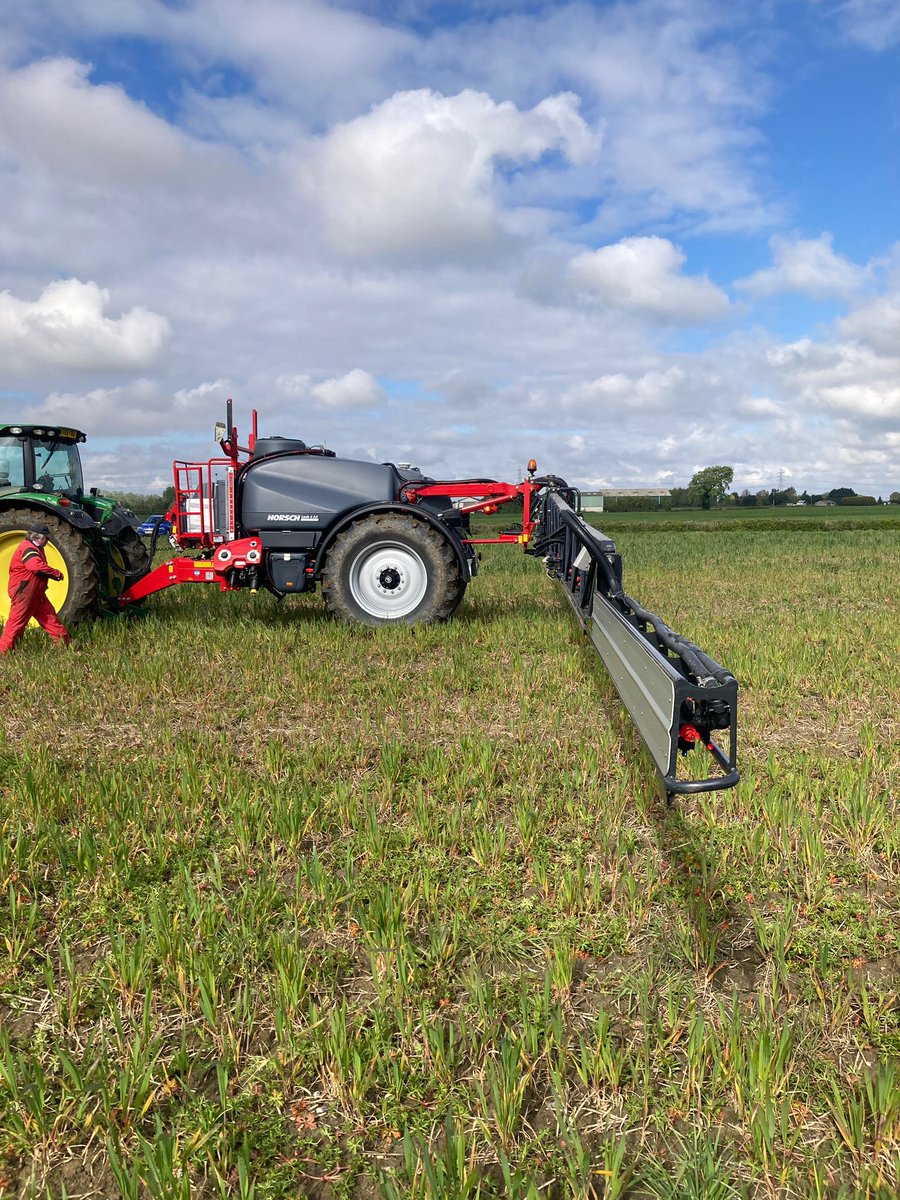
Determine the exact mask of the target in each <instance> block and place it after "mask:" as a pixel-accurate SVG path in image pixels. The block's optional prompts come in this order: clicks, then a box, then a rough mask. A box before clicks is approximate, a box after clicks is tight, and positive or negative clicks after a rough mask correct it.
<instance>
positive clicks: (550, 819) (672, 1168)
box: [0, 530, 900, 1200]
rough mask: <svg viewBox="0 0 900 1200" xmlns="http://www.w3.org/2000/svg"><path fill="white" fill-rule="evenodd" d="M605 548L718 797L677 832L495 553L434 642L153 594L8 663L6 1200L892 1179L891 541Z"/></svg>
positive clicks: (625, 736)
mask: <svg viewBox="0 0 900 1200" xmlns="http://www.w3.org/2000/svg"><path fill="white" fill-rule="evenodd" d="M737 544H739V546H740V553H739V554H738V553H736V545H737ZM621 548H622V549H623V552H624V554H625V562H626V586H627V588H628V590H629V592H631V593H632V594H634V595H636V596H638V597H639V598H640V599H641V600H642V601H643V602H644V603H646V604H647V605H648V606H649V607H651V608H653V609H655V610H656V611H658V612H660V613H661V614H662V615H663V616H665V617H666V618H667V620H668V621H669V622H670V623H671V624H672V625H673V626H674V627H675V628H677V629H679V630H680V631H681V632H684V633H685V634H687V635H689V636H691V637H693V638H694V639H695V640H697V641H698V642H699V643H700V644H701V645H703V646H704V648H705V649H707V650H708V651H709V652H710V653H712V654H713V655H714V657H716V658H718V659H719V660H720V661H722V662H723V663H726V664H727V665H728V666H729V667H731V668H732V669H733V670H734V671H735V673H736V674H737V675H738V677H739V679H740V681H741V687H742V691H741V699H740V704H741V713H742V719H741V745H740V759H741V765H742V769H743V775H744V778H743V781H742V783H741V785H740V787H739V788H738V789H736V790H735V791H732V792H726V793H716V794H710V795H707V796H704V797H701V798H696V799H692V800H688V801H683V802H680V803H679V806H678V807H677V808H676V809H674V810H667V809H666V807H665V805H664V803H663V801H662V798H661V796H660V794H659V790H658V786H657V785H656V783H655V780H654V777H653V774H652V770H651V767H650V764H649V761H648V759H647V758H646V756H645V755H644V753H643V752H642V751H641V749H640V746H639V742H638V740H637V738H636V735H635V734H634V732H633V731H632V729H631V728H630V726H629V724H628V722H627V718H626V717H625V716H624V714H623V713H622V711H621V709H620V707H619V704H618V702H617V698H616V696H615V693H614V691H613V689H612V688H611V686H610V684H609V683H608V681H607V680H606V679H605V678H604V676H603V673H602V668H601V667H600V665H599V663H598V661H597V659H596V656H595V654H594V652H593V650H592V648H591V646H590V644H589V643H587V642H585V641H584V640H583V638H582V635H581V634H580V633H579V631H578V629H577V626H576V624H575V622H574V620H573V619H572V618H571V616H570V614H569V612H568V609H567V606H566V603H565V600H564V599H563V598H562V597H561V595H560V594H559V593H558V592H557V590H556V587H555V585H553V584H552V583H551V582H550V581H549V580H547V579H546V578H544V577H543V574H542V572H541V570H540V565H539V564H538V563H535V562H533V561H530V560H523V559H521V558H519V557H518V556H516V555H514V554H512V553H510V552H505V553H504V552H503V551H498V552H496V553H493V554H489V555H486V562H485V564H484V568H483V572H482V573H481V574H480V575H479V577H478V579H477V580H476V581H475V583H474V584H473V586H472V587H471V588H470V590H469V592H468V594H467V598H466V602H465V604H464V605H463V608H462V609H461V610H460V614H459V616H458V618H457V619H456V620H454V621H453V622H450V623H449V624H448V625H446V626H443V627H439V628H436V627H431V628H428V629H420V630H417V631H415V633H410V632H409V631H407V630H386V631H379V632H378V633H375V634H369V633H360V632H358V631H354V630H348V629H346V628H343V627H341V626H338V625H335V624H333V623H331V622H330V621H328V620H326V618H325V617H324V614H323V613H322V611H321V609H320V608H319V606H318V603H317V602H316V601H313V602H311V603H306V602H301V603H299V604H297V605H295V607H294V608H293V609H288V607H287V605H285V606H283V607H279V606H277V605H276V604H275V603H274V602H273V601H271V600H270V599H269V598H257V600H256V601H255V602H254V601H252V600H251V598H250V597H249V596H246V595H243V594H236V595H233V596H226V597H221V598H219V597H215V596H213V595H211V594H210V593H208V592H206V591H205V590H203V589H199V588H198V589H196V590H193V591H192V590H191V589H183V590H182V591H181V592H180V593H179V592H173V593H170V594H168V595H166V596H165V597H162V598H160V599H159V600H158V601H157V600H154V601H153V602H152V603H151V604H149V605H148V606H147V609H148V611H147V615H146V616H145V617H144V618H141V619H139V620H137V621H133V622H128V623H125V622H109V623H103V624H101V625H97V626H95V627H93V628H92V629H90V630H87V631H84V632H82V633H81V634H80V636H79V642H80V646H81V651H80V653H79V654H78V655H77V656H75V655H72V656H68V655H65V654H60V653H56V652H55V648H54V647H52V646H49V645H45V644H44V643H42V642H40V641H39V640H38V639H34V640H33V641H32V643H31V644H30V645H26V646H23V653H22V654H20V655H17V656H15V657H13V658H11V659H10V660H9V665H8V669H7V668H6V665H5V668H4V675H3V679H2V682H0V687H2V689H3V691H4V707H3V713H4V720H3V726H4V732H5V736H4V739H3V742H2V744H0V759H2V763H0V766H2V775H0V825H2V835H3V836H2V838H0V1194H3V1193H6V1194H10V1195H17V1196H35V1197H37V1196H41V1197H48V1198H49V1197H54V1198H55V1197H61V1196H63V1195H66V1196H68V1197H75V1196H87V1195H103V1196H106V1195H110V1196H118V1195H121V1196H123V1197H135V1198H136V1197H145V1196H148V1195H149V1196H152V1197H154V1198H160V1200H161V1198H163V1197H185V1198H186V1197H205V1196H222V1197H226V1196H227V1197H231V1196H241V1197H251V1196H252V1197H257V1198H259V1200H262V1198H267V1200H268V1198H271V1200H275V1198H278V1197H288V1196H296V1195H310V1196H319V1197H325V1196H334V1197H351V1196H354V1197H357V1196H368V1195H384V1196H386V1197H407V1196H412V1197H432V1198H435V1200H437V1198H438V1197H442V1198H443V1197H447V1198H450V1197H476V1196H485V1197H487V1196H509V1197H522V1198H525V1197H538V1196H547V1195H556V1196H560V1197H563V1196H571V1195H576V1196H589V1195H594V1196H598V1197H599V1196H607V1197H617V1196H629V1195H635V1196H638V1195H640V1196H658V1197H672V1198H673V1200H674V1198H675V1197H687V1196H696V1197H704V1198H706V1197H713V1198H718V1197H721V1198H722V1200H724V1198H726V1197H735V1196H742V1195H747V1196H751V1195H752V1196H755V1195H763V1194H765V1195H771V1196H776V1195H785V1196H791V1195H796V1196H808V1195H818V1196H822V1197H826V1196H827V1197H836V1196H846V1197H848V1198H849V1197H851V1196H856V1195H869V1196H885V1197H886V1196H891V1195H893V1194H895V1190H896V1188H897V1186H898V1172H900V1086H898V1085H900V1080H898V1078H897V1068H896V1060H897V1055H898V1052H900V1013H898V1007H897V992H898V976H900V972H898V962H900V945H898V930H900V922H898V896H897V879H898V868H900V834H898V828H900V824H898V819H897V818H898V801H897V791H896V785H895V781H896V779H897V778H898V768H900V760H898V758H900V756H898V749H897V747H898V741H900V739H898V737H897V725H896V721H897V717H896V703H895V700H896V696H895V685H894V682H893V680H894V671H895V663H896V659H897V650H898V644H897V634H896V630H895V627H894V624H893V623H892V622H890V621H889V620H888V619H887V617H886V614H887V604H888V602H889V599H890V597H891V596H895V595H896V594H897V589H898V585H900V553H898V546H897V542H896V536H895V535H894V534H892V533H891V532H890V531H887V530H885V531H869V530H865V531H861V532H854V533H843V532H839V531H828V532H818V531H817V532H805V533H803V534H795V535H793V534H792V535H790V536H788V535H784V534H773V533H767V532H764V531H760V532H756V533H742V534H740V535H738V536H737V537H734V536H729V535H724V534H720V533H710V534H704V535H703V536H702V537H695V538H686V537H685V536H684V535H679V534H678V533H676V532H672V533H670V534H668V535H664V534H658V535H657V536H655V537H653V538H644V537H642V536H640V535H639V534H627V533H625V532H623V535H622V538H621ZM487 559H489V561H487ZM36 731H41V732H40V734H38V733H36Z"/></svg>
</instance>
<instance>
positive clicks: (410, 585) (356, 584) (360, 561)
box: [350, 542, 428, 621]
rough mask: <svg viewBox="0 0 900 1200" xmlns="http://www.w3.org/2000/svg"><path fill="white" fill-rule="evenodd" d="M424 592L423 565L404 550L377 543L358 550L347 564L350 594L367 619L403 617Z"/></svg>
mask: <svg viewBox="0 0 900 1200" xmlns="http://www.w3.org/2000/svg"><path fill="white" fill-rule="evenodd" d="M427 590H428V571H427V570H426V567H425V563H424V562H423V561H422V559H421V558H420V557H419V555H418V554H416V552H415V550H411V549H410V548H409V547H408V546H403V545H400V544H398V543H396V542H381V543H379V545H377V546H368V547H367V548H366V549H365V550H361V551H360V552H359V554H357V556H356V558H354V559H353V561H352V563H351V564H350V592H351V594H352V596H353V599H354V600H355V601H356V603H357V604H358V605H359V607H360V608H361V609H362V610H363V612H366V613H368V614H369V616H370V617H381V618H383V619H384V620H387V621H394V620H396V619H397V618H398V617H407V616H409V614H410V613H411V612H414V611H415V609H417V608H418V606H419V605H420V604H421V603H422V600H423V599H424V598H425V593H426V591H427Z"/></svg>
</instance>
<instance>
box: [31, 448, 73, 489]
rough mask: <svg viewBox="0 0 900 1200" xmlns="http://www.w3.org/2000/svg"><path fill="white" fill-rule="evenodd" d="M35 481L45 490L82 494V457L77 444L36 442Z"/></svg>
mask: <svg viewBox="0 0 900 1200" xmlns="http://www.w3.org/2000/svg"><path fill="white" fill-rule="evenodd" d="M34 483H35V487H37V488H39V489H40V490H41V491H43V492H59V493H62V494H63V495H65V496H72V497H73V498H74V497H77V496H80V495H82V491H83V480H82V477H81V458H80V457H79V454H78V450H77V448H76V447H75V446H65V445H63V444H62V443H60V442H35V443H34Z"/></svg>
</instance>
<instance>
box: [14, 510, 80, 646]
mask: <svg viewBox="0 0 900 1200" xmlns="http://www.w3.org/2000/svg"><path fill="white" fill-rule="evenodd" d="M35 521H42V522H43V523H44V524H45V525H46V526H47V528H48V529H49V530H50V540H49V542H48V544H47V549H46V551H45V553H46V555H47V561H48V562H49V564H50V566H51V567H56V568H57V569H58V570H60V571H62V572H63V576H64V578H63V579H62V581H61V582H57V581H56V580H51V582H50V584H49V585H48V587H47V598H48V599H49V601H50V603H51V604H52V605H53V607H54V608H55V609H56V611H57V613H58V615H59V619H60V620H61V621H62V623H63V624H64V625H77V624H78V622H79V621H86V620H88V619H90V618H91V617H93V616H94V614H95V613H96V611H97V597H98V595H99V592H100V577H99V574H98V571H97V564H96V563H95V562H94V556H93V555H92V554H91V550H90V547H89V546H88V544H87V542H86V541H85V539H84V536H83V534H81V533H80V532H79V531H78V530H77V529H75V528H73V527H72V526H71V525H69V524H68V522H67V521H64V520H62V518H61V517H55V516H54V515H53V514H52V513H48V512H46V511H45V510H43V509H39V508H25V507H22V508H8V509H6V510H5V511H4V512H2V513H0V576H2V578H0V616H2V617H3V619H4V620H5V619H6V616H7V615H8V613H9V603H10V601H9V593H8V591H7V580H8V577H9V551H10V549H14V548H15V546H17V545H18V544H19V542H21V540H22V538H24V537H25V535H26V533H27V532H28V529H29V528H30V526H31V525H32V524H34V522H35Z"/></svg>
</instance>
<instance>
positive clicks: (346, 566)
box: [322, 513, 466, 625]
mask: <svg viewBox="0 0 900 1200" xmlns="http://www.w3.org/2000/svg"><path fill="white" fill-rule="evenodd" d="M465 590H466V584H465V581H464V580H463V578H462V573H461V571H460V567H459V562H458V559H457V556H456V554H455V553H454V550H453V547H452V545H451V544H450V542H449V540H448V538H447V537H446V536H445V535H443V534H442V533H441V532H440V530H437V529H434V528H432V526H430V525H428V524H426V523H425V521H422V520H420V519H419V518H417V517H407V516H405V515H403V514H402V513H375V514H373V515H372V516H368V517H361V518H360V519H359V520H358V521H354V522H353V524H352V525H350V526H349V527H348V528H347V529H345V530H344V531H343V533H340V534H338V536H337V538H336V539H335V542H334V545H333V546H332V547H331V549H330V550H329V551H328V556H327V558H326V560H325V565H324V567H323V568H322V595H323V597H324V599H325V605H326V607H327V609H328V611H329V612H330V613H331V614H332V615H333V616H335V617H338V618H339V619H340V620H342V621H347V622H349V623H351V624H355V625H387V624H390V623H392V622H399V623H401V624H404V625H417V624H428V623H430V622H432V621H443V620H446V619H447V617H449V616H451V615H452V614H453V612H454V611H455V610H456V609H457V608H458V607H459V604H460V602H461V600H462V597H463V593H464V592H465Z"/></svg>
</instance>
